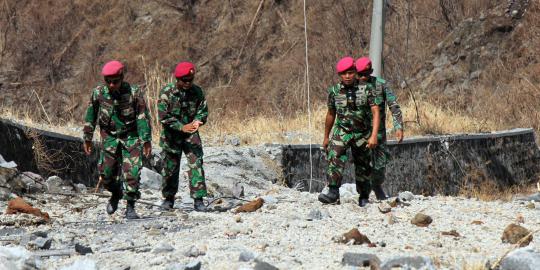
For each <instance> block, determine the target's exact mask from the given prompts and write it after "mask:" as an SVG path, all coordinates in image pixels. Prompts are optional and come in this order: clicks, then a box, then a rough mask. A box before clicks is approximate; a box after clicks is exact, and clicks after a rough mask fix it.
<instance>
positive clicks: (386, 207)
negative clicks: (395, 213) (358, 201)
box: [379, 202, 392, 214]
mask: <svg viewBox="0 0 540 270" xmlns="http://www.w3.org/2000/svg"><path fill="white" fill-rule="evenodd" d="M379 211H380V212H381V213H383V214H386V213H389V212H390V211H392V206H390V204H389V203H387V202H381V203H380V204H379Z"/></svg>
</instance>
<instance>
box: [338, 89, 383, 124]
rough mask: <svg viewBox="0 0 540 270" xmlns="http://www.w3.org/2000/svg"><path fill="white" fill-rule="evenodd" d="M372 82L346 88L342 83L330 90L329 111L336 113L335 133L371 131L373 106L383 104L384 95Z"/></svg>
mask: <svg viewBox="0 0 540 270" xmlns="http://www.w3.org/2000/svg"><path fill="white" fill-rule="evenodd" d="M376 90H377V89H376V87H375V84H373V83H371V82H358V83H357V84H355V85H352V86H350V87H346V86H345V85H343V84H342V83H338V84H336V85H333V86H331V87H330V88H329V89H328V109H329V110H332V111H335V112H336V120H335V121H334V132H336V131H338V130H339V131H343V132H346V133H351V132H353V133H362V134H367V133H369V132H370V131H371V129H370V127H371V125H372V123H371V106H375V105H379V106H380V105H381V104H382V94H381V93H380V92H377V91H376Z"/></svg>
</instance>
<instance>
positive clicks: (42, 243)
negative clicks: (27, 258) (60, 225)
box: [28, 237, 52, 249]
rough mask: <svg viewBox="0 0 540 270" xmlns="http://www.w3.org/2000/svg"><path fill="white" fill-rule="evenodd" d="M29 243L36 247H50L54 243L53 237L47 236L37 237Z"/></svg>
mask: <svg viewBox="0 0 540 270" xmlns="http://www.w3.org/2000/svg"><path fill="white" fill-rule="evenodd" d="M28 244H29V245H30V246H32V247H34V248H36V249H50V248H51V244H52V239H51V238H45V237H37V238H36V239H34V240H32V241H31V242H30V243H28Z"/></svg>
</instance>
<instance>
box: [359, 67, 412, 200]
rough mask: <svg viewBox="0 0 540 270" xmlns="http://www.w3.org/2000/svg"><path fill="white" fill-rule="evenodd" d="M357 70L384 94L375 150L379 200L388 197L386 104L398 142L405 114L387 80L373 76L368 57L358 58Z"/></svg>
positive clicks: (360, 75)
mask: <svg viewBox="0 0 540 270" xmlns="http://www.w3.org/2000/svg"><path fill="white" fill-rule="evenodd" d="M355 66H356V71H357V72H358V77H359V80H361V81H368V82H371V83H374V84H375V85H376V87H377V88H378V89H379V90H378V91H379V92H381V93H382V95H383V102H382V104H381V105H380V108H381V125H380V128H379V134H378V136H377V137H378V139H379V140H378V141H379V145H378V146H377V147H376V148H375V149H374V150H373V164H372V166H373V174H372V176H373V177H372V182H371V183H372V188H373V192H374V193H375V196H376V197H377V199H378V200H384V199H387V198H388V197H387V196H386V193H385V192H384V190H383V188H382V184H383V182H384V177H385V176H384V171H385V168H386V164H387V163H388V161H389V159H390V155H389V153H388V150H387V147H386V106H388V108H389V109H390V112H391V113H392V123H393V129H394V130H396V138H397V141H398V143H401V142H402V141H403V116H402V113H401V109H400V107H399V104H398V103H397V97H396V95H395V94H394V92H392V90H390V88H388V87H386V82H385V81H384V80H383V79H381V78H377V77H374V76H371V73H372V72H373V69H372V67H371V60H370V59H369V58H368V57H361V58H358V60H356V64H355Z"/></svg>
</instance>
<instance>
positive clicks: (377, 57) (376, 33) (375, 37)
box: [369, 0, 386, 77]
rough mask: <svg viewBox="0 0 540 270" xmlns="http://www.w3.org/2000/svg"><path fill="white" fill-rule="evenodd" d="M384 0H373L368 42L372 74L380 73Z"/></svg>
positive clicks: (378, 74)
mask: <svg viewBox="0 0 540 270" xmlns="http://www.w3.org/2000/svg"><path fill="white" fill-rule="evenodd" d="M385 4H386V1H385V0H373V14H372V15H371V38H370V42H369V58H371V62H372V66H373V73H372V75H373V76H376V77H380V76H381V74H382V51H383V41H384V9H385Z"/></svg>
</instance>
